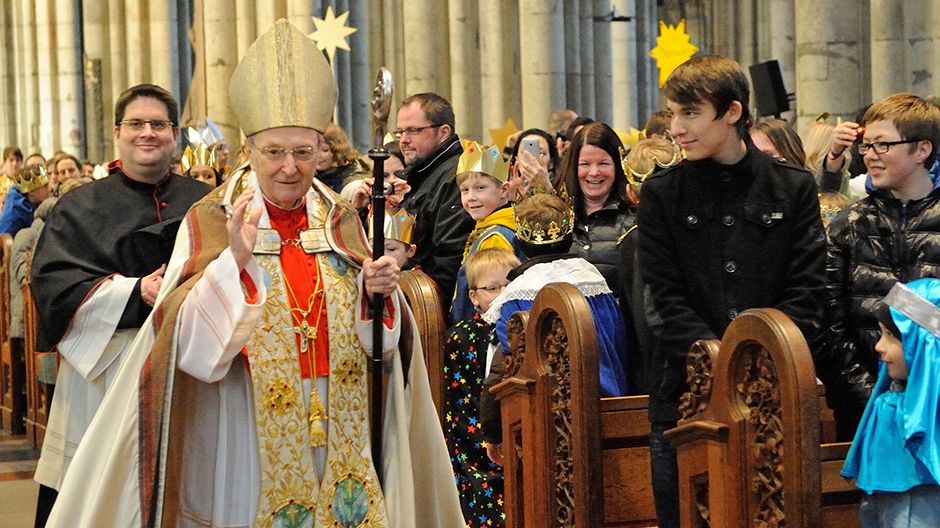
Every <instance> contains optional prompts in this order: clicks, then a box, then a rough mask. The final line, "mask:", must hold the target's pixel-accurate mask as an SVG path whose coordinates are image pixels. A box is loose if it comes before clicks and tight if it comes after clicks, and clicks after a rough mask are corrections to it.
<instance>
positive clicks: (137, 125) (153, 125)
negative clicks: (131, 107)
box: [118, 119, 176, 132]
mask: <svg viewBox="0 0 940 528" xmlns="http://www.w3.org/2000/svg"><path fill="white" fill-rule="evenodd" d="M118 125H123V126H126V127H127V128H129V129H131V130H133V131H134V132H140V131H141V130H143V129H144V126H145V125H150V130H153V131H154V132H163V131H164V130H167V129H168V128H170V127H174V126H176V123H174V122H173V121H164V120H161V119H157V120H150V119H126V120H124V121H120V122H118Z"/></svg>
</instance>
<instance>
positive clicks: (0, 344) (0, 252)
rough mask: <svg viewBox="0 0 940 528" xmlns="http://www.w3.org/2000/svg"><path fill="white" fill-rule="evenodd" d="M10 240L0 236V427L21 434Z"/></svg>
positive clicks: (22, 370) (21, 367) (21, 368)
mask: <svg viewBox="0 0 940 528" xmlns="http://www.w3.org/2000/svg"><path fill="white" fill-rule="evenodd" d="M12 246H13V237H11V236H10V234H9V233H2V234H0V428H3V429H6V430H8V431H10V433H11V434H23V432H24V430H23V427H24V422H23V419H24V417H25V413H26V396H25V394H24V393H23V389H24V385H25V377H26V365H25V364H24V363H23V357H22V356H21V354H19V353H14V352H15V351H14V350H13V349H12V347H11V346H10V249H11V248H12Z"/></svg>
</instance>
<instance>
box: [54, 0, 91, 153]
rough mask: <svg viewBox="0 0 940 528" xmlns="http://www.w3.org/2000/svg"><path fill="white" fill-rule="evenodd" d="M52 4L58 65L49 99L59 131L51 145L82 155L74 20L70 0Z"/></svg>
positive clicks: (57, 1)
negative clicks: (52, 92) (54, 84)
mask: <svg viewBox="0 0 940 528" xmlns="http://www.w3.org/2000/svg"><path fill="white" fill-rule="evenodd" d="M50 7H53V8H54V9H55V11H56V13H55V16H56V19H55V40H56V63H57V65H58V68H57V71H56V76H55V83H56V85H57V91H58V93H57V94H56V96H55V98H54V99H53V104H54V105H55V106H54V107H53V108H55V110H56V111H57V112H58V116H59V133H58V136H57V137H56V138H55V140H54V141H55V144H56V145H59V148H61V149H62V150H64V151H65V152H68V153H69V154H72V155H74V156H78V157H81V156H82V155H83V154H84V138H83V137H82V130H81V123H80V122H79V115H78V112H79V108H80V104H81V101H80V100H79V98H80V97H81V89H80V84H81V71H80V70H79V68H80V67H81V66H80V65H79V61H78V54H79V50H78V49H77V48H76V45H77V43H78V38H76V35H75V19H74V12H73V10H72V7H73V4H72V2H71V0H56V1H55V4H54V6H52V5H50Z"/></svg>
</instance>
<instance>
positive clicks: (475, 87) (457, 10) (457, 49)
mask: <svg viewBox="0 0 940 528" xmlns="http://www.w3.org/2000/svg"><path fill="white" fill-rule="evenodd" d="M447 5H448V17H447V18H448V20H449V23H450V26H449V29H448V32H449V33H450V81H451V86H452V89H451V98H450V103H451V104H452V105H453V107H454V113H455V114H456V115H458V116H460V119H458V120H457V131H458V133H459V134H460V136H461V137H464V138H466V139H474V140H476V141H480V142H483V143H486V142H488V140H487V139H485V137H484V136H483V134H482V127H481V125H480V123H481V111H480V99H481V97H480V40H482V39H485V38H488V37H489V35H486V36H481V35H480V21H479V10H480V6H479V3H478V2H477V1H475V0H469V1H468V0H450V1H449V2H448V3H447ZM499 147H500V149H502V145H499Z"/></svg>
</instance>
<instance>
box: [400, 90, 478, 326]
mask: <svg viewBox="0 0 940 528" xmlns="http://www.w3.org/2000/svg"><path fill="white" fill-rule="evenodd" d="M396 126H397V129H396V130H395V131H394V135H395V137H396V138H397V139H398V140H399V146H400V147H401V153H402V155H403V156H404V157H405V165H407V168H406V170H405V178H406V179H407V180H408V184H409V185H411V191H410V192H409V193H408V195H407V196H405V199H404V201H402V203H401V205H402V207H404V208H405V209H406V210H407V211H408V212H409V213H411V214H413V215H414V216H415V229H414V240H413V241H414V244H415V246H417V252H416V253H415V256H414V257H413V259H412V261H413V262H414V263H415V264H416V265H418V266H420V267H421V269H422V270H423V271H424V272H425V273H427V274H428V275H429V276H430V277H431V278H432V279H434V282H436V283H437V285H438V286H439V287H440V289H441V300H442V301H443V304H444V312H445V313H447V312H449V311H450V303H451V300H453V297H454V284H455V282H456V280H457V270H458V268H460V259H461V258H462V257H463V248H464V244H465V243H466V242H467V236H468V235H469V234H470V231H471V230H472V229H473V226H474V221H473V219H472V218H470V215H469V214H467V212H466V211H464V209H463V206H461V205H460V189H459V188H458V187H457V161H458V160H459V159H460V154H461V153H462V152H463V147H461V146H460V139H459V138H458V137H457V133H456V132H455V130H454V109H453V108H452V107H451V106H450V103H449V102H448V101H447V100H446V99H444V98H443V97H441V96H440V95H437V94H435V93H419V94H414V95H412V96H409V97H408V98H407V99H405V100H404V101H402V103H401V108H399V109H398V121H397V124H396Z"/></svg>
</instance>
